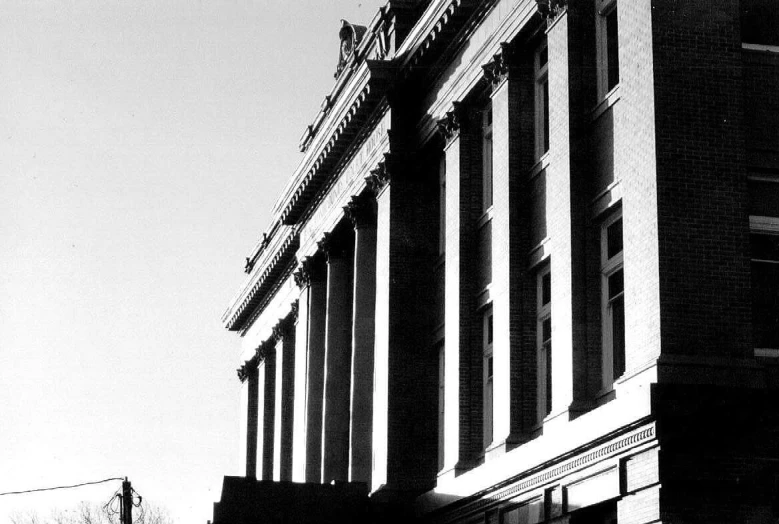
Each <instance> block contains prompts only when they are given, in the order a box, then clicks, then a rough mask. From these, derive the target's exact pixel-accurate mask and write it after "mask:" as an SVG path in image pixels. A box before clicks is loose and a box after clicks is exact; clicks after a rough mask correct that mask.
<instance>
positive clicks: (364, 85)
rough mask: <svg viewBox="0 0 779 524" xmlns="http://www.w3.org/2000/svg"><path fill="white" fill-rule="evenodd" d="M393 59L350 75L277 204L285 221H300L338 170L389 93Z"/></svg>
mask: <svg viewBox="0 0 779 524" xmlns="http://www.w3.org/2000/svg"><path fill="white" fill-rule="evenodd" d="M394 71H395V66H394V63H393V62H389V61H381V60H366V61H364V62H363V63H362V64H361V65H360V66H359V68H358V70H357V71H356V72H355V73H354V74H353V75H352V76H351V77H350V82H349V84H348V86H347V87H346V88H345V89H344V92H343V93H342V94H341V95H340V96H339V98H338V99H337V100H336V101H335V105H334V107H333V109H332V111H331V112H330V113H329V114H328V116H327V117H326V119H325V122H324V123H323V124H322V126H323V127H322V131H320V132H319V133H317V134H316V136H315V137H314V138H313V140H312V143H311V145H310V146H309V147H308V149H307V151H306V155H305V157H304V159H303V161H302V162H301V164H300V166H299V167H298V169H297V170H296V172H295V174H294V175H293V177H292V179H291V180H290V183H289V184H287V187H286V188H285V189H284V192H283V193H282V196H281V198H280V199H279V201H278V202H277V204H276V209H274V215H275V216H279V217H280V220H281V222H282V223H284V224H295V223H297V221H298V219H299V218H300V216H301V215H302V214H303V213H304V211H305V210H306V208H307V207H308V205H309V204H310V203H311V201H312V200H313V199H314V197H315V196H316V194H317V192H318V191H319V189H320V188H321V187H322V186H323V185H324V184H325V183H326V182H327V180H328V179H329V177H330V176H331V175H332V174H333V173H334V171H335V168H336V166H337V165H338V164H339V162H340V160H341V156H342V155H343V154H344V153H345V152H346V151H347V150H348V148H349V147H350V145H351V144H352V141H353V140H354V139H355V138H356V137H357V136H358V135H359V134H360V132H361V131H362V129H363V126H364V124H365V123H366V122H367V121H368V119H369V118H370V116H371V114H372V113H373V112H374V110H375V109H376V108H377V106H378V105H379V103H380V102H381V100H382V99H383V98H384V96H385V95H386V92H387V90H388V88H389V87H390V83H391V80H392V77H393V76H394Z"/></svg>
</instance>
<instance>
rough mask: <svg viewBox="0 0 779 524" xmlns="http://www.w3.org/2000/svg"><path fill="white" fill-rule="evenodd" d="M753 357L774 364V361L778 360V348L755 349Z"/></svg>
mask: <svg viewBox="0 0 779 524" xmlns="http://www.w3.org/2000/svg"><path fill="white" fill-rule="evenodd" d="M755 357H758V358H765V359H769V360H771V361H773V362H776V359H779V348H755Z"/></svg>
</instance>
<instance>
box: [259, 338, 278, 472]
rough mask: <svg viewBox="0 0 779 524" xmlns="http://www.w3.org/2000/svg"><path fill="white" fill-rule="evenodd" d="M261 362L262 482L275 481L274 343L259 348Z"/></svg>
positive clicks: (267, 343)
mask: <svg viewBox="0 0 779 524" xmlns="http://www.w3.org/2000/svg"><path fill="white" fill-rule="evenodd" d="M257 358H258V360H259V361H260V367H259V371H260V374H261V376H260V383H259V384H258V386H262V393H261V401H262V404H261V406H260V409H261V410H262V424H261V425H260V427H261V428H262V433H261V435H260V437H259V438H261V439H262V446H261V447H260V449H261V457H260V458H261V464H262V473H261V477H260V479H261V480H272V479H273V459H274V456H275V450H274V446H275V439H274V432H275V426H276V347H275V344H274V343H273V342H272V341H266V342H264V343H263V344H262V345H260V347H258V348H257Z"/></svg>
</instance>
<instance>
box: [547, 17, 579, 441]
mask: <svg viewBox="0 0 779 524" xmlns="http://www.w3.org/2000/svg"><path fill="white" fill-rule="evenodd" d="M572 7H575V8H577V9H590V6H584V5H575V6H572ZM568 9H570V8H563V7H560V8H558V9H557V10H555V11H550V12H549V13H548V15H547V16H548V18H547V22H548V24H549V29H548V30H547V48H548V52H549V76H548V78H549V167H548V168H547V171H546V175H547V178H546V181H547V192H546V194H547V208H546V216H547V230H548V233H549V237H550V239H551V252H552V256H551V263H550V267H551V272H552V285H551V288H552V289H551V290H552V344H553V347H554V349H553V354H554V357H553V358H552V409H551V413H550V414H549V416H548V417H547V419H546V421H545V423H544V426H545V428H547V429H553V425H555V424H557V423H565V422H566V421H567V420H568V419H569V418H570V416H572V415H575V414H576V412H580V411H582V410H584V409H587V404H586V399H587V398H588V384H587V380H588V362H587V360H588V357H587V347H588V345H587V289H586V287H587V284H586V282H587V265H586V263H585V261H586V260H587V254H586V221H587V210H588V203H587V200H588V199H587V197H586V195H587V194H588V192H587V190H588V188H587V187H586V182H585V181H586V179H587V172H586V171H585V168H584V167H583V166H584V165H585V164H587V163H588V161H589V159H588V158H584V157H582V158H580V157H579V156H576V157H573V155H574V154H577V155H584V154H586V153H583V152H582V151H584V149H585V148H581V147H577V148H574V147H573V144H572V140H571V129H572V126H575V125H577V122H578V121H577V118H581V116H580V115H583V114H584V113H585V110H584V107H582V103H583V102H582V98H583V93H584V92H585V87H586V86H584V85H582V70H583V69H584V68H583V67H581V66H580V65H579V64H580V61H581V56H582V53H581V52H579V50H578V49H577V48H576V47H575V46H574V45H572V42H578V41H580V40H581V38H582V37H583V32H582V27H580V26H581V24H582V19H581V17H579V18H576V19H574V17H572V16H570V13H569V11H568ZM569 410H570V411H571V414H569Z"/></svg>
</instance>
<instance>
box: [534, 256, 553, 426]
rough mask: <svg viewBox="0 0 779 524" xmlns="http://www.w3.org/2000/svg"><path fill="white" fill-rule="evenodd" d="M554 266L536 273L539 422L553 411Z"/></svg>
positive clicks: (548, 266) (546, 267)
mask: <svg viewBox="0 0 779 524" xmlns="http://www.w3.org/2000/svg"><path fill="white" fill-rule="evenodd" d="M547 276H548V277H549V301H548V302H544V279H545V278H546V277H547ZM551 288H552V266H551V264H549V263H547V264H545V265H544V267H542V268H541V269H539V270H538V272H537V273H536V358H537V359H538V360H537V362H538V364H537V386H538V388H537V393H536V394H537V416H538V423H539V424H540V423H542V422H543V420H544V419H545V418H546V417H547V416H548V415H549V414H550V413H551V411H552V391H551V387H552V365H551V364H552V362H551V360H552V359H551V356H552V355H551V353H552V326H551V322H552V291H551ZM546 322H549V324H550V325H549V337H548V338H546V337H544V324H545V323H546Z"/></svg>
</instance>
